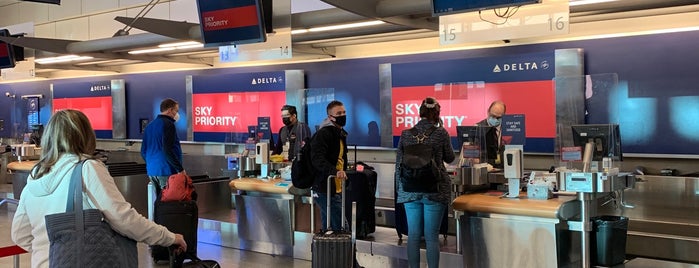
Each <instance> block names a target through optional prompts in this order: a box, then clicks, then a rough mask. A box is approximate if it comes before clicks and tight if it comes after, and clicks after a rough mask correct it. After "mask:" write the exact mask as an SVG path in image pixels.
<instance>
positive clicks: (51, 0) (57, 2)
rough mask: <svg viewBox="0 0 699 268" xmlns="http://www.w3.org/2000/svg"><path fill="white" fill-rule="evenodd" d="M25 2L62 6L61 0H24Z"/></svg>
mask: <svg viewBox="0 0 699 268" xmlns="http://www.w3.org/2000/svg"><path fill="white" fill-rule="evenodd" d="M22 1H24V2H36V3H46V4H54V5H60V4H61V0H22Z"/></svg>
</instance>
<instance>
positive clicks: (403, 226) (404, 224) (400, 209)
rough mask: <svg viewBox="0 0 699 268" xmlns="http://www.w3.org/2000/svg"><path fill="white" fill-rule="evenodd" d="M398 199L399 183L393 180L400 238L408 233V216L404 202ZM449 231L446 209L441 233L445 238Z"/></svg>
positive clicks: (396, 218) (395, 211) (396, 221)
mask: <svg viewBox="0 0 699 268" xmlns="http://www.w3.org/2000/svg"><path fill="white" fill-rule="evenodd" d="M397 200H398V185H397V184H396V182H395V181H394V182H393V207H394V213H393V215H394V216H395V217H394V220H395V223H396V233H398V239H403V235H408V217H407V215H405V206H403V203H397V202H396V201H397ZM448 232H449V213H448V211H444V216H443V217H442V223H441V225H440V226H439V233H440V234H442V235H444V239H446V236H447V234H448Z"/></svg>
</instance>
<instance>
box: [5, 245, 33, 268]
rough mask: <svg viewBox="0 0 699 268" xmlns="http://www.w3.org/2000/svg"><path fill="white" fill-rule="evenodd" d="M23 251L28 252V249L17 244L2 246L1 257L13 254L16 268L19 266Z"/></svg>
mask: <svg viewBox="0 0 699 268" xmlns="http://www.w3.org/2000/svg"><path fill="white" fill-rule="evenodd" d="M23 253H27V251H26V250H24V249H23V248H20V247H19V246H17V245H13V246H8V247H2V248H0V258H4V257H9V256H13V258H14V267H15V268H19V254H23Z"/></svg>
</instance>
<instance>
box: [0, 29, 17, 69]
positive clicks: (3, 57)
mask: <svg viewBox="0 0 699 268" xmlns="http://www.w3.org/2000/svg"><path fill="white" fill-rule="evenodd" d="M0 36H10V31H8V30H7V29H0ZM14 67H15V55H14V49H13V47H12V46H11V45H9V44H7V43H5V42H2V41H0V69H4V68H14Z"/></svg>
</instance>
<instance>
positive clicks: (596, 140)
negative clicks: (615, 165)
mask: <svg viewBox="0 0 699 268" xmlns="http://www.w3.org/2000/svg"><path fill="white" fill-rule="evenodd" d="M571 129H572V131H573V144H574V145H575V146H580V147H582V148H583V149H584V148H585V144H587V143H589V142H591V143H593V144H594V146H593V149H592V161H602V158H604V157H610V158H612V160H615V161H622V160H623V156H622V152H621V133H620V132H619V125H617V124H588V125H572V126H571Z"/></svg>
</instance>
